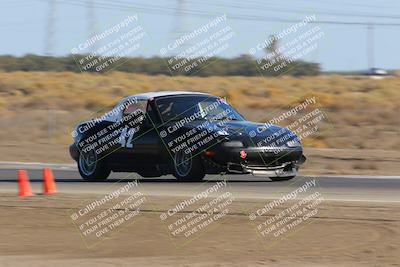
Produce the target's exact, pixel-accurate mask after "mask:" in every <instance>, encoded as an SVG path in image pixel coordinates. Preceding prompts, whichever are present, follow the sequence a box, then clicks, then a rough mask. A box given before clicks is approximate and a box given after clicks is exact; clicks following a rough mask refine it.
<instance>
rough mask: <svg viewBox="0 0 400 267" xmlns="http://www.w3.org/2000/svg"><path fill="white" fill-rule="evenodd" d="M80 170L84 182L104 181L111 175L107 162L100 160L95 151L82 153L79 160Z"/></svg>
mask: <svg viewBox="0 0 400 267" xmlns="http://www.w3.org/2000/svg"><path fill="white" fill-rule="evenodd" d="M78 170H79V174H80V175H81V177H82V178H83V180H85V181H87V182H97V181H104V180H106V179H107V178H108V176H109V175H110V172H111V171H110V169H109V168H107V166H106V165H105V162H104V161H102V160H99V159H98V157H97V153H96V152H95V150H93V149H91V150H89V151H87V152H84V150H83V151H81V153H80V154H79V159H78Z"/></svg>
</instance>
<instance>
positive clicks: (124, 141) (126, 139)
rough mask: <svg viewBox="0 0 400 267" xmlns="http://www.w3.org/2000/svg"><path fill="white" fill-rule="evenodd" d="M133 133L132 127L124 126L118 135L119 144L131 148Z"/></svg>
mask: <svg viewBox="0 0 400 267" xmlns="http://www.w3.org/2000/svg"><path fill="white" fill-rule="evenodd" d="M134 134H135V129H134V128H131V129H129V128H128V127H125V128H124V129H123V130H122V132H121V136H120V137H119V143H120V144H121V147H126V148H133V144H132V138H133V135H134Z"/></svg>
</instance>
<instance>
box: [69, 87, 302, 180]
mask: <svg viewBox="0 0 400 267" xmlns="http://www.w3.org/2000/svg"><path fill="white" fill-rule="evenodd" d="M72 135H73V136H74V139H75V140H74V143H73V144H72V145H71V146H70V154H71V156H72V158H73V159H74V160H75V161H76V162H77V164H78V169H79V172H80V174H81V176H82V178H83V179H84V180H86V181H101V180H105V179H107V177H108V176H109V174H110V172H111V171H114V172H136V173H138V174H139V175H141V176H143V177H158V176H161V175H166V174H173V175H174V176H175V177H176V178H177V179H178V180H182V181H184V180H185V181H187V180H191V181H198V180H201V179H203V178H204V176H205V174H218V173H228V174H253V175H261V176H264V177H268V178H270V179H272V180H274V181H278V180H288V179H291V178H293V177H295V176H296V174H297V171H298V167H299V165H300V164H302V163H303V162H304V161H305V157H304V156H303V149H302V146H301V143H300V140H299V138H298V137H297V136H296V135H295V134H293V133H292V132H291V131H289V130H288V129H287V128H282V127H278V126H275V125H270V124H262V123H253V122H249V121H246V120H245V119H244V117H243V116H242V115H240V114H239V113H238V112H237V111H236V110H235V109H234V108H233V107H232V106H230V105H229V104H228V103H227V102H226V101H225V99H223V98H219V97H215V96H212V95H208V94H203V93H195V92H155V93H145V94H139V95H135V96H130V97H127V98H124V99H123V100H122V101H121V102H120V103H118V104H117V105H116V106H115V107H114V108H113V109H112V110H111V111H110V112H108V113H106V114H104V115H103V116H102V117H100V118H95V119H92V120H90V121H86V122H82V123H80V124H79V125H78V126H77V127H76V128H75V130H74V131H73V132H72Z"/></svg>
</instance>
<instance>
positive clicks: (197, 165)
mask: <svg viewBox="0 0 400 267" xmlns="http://www.w3.org/2000/svg"><path fill="white" fill-rule="evenodd" d="M174 165H175V166H174V170H175V171H174V176H175V178H176V179H177V180H178V181H182V182H194V181H201V180H203V178H204V176H205V175H206V173H205V170H204V166H203V163H202V161H201V158H200V157H199V156H196V157H192V155H191V154H188V155H187V154H185V153H184V150H183V149H182V150H181V151H179V152H178V153H176V154H175V160H174ZM183 166H184V167H187V168H185V171H182V167H183Z"/></svg>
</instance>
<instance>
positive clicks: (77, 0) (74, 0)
mask: <svg viewBox="0 0 400 267" xmlns="http://www.w3.org/2000/svg"><path fill="white" fill-rule="evenodd" d="M59 2H62V3H65V4H70V5H76V6H82V5H84V4H85V3H84V1H83V0H59ZM113 2H114V3H126V2H123V1H113ZM95 5H96V7H98V8H102V9H109V10H128V9H129V10H136V11H137V10H140V11H141V12H143V13H149V14H163V15H165V14H167V15H176V10H177V9H176V8H171V7H160V6H154V5H141V6H138V5H135V6H133V5H126V4H109V3H100V2H96V4H95ZM180 12H181V13H185V14H189V15H193V16H198V17H214V16H218V15H220V14H219V13H209V12H204V11H195V10H189V9H184V10H181V11H180ZM228 18H229V19H234V20H247V21H269V22H282V23H297V22H299V20H295V19H282V18H279V17H271V16H249V15H240V14H239V15H238V14H228ZM386 18H389V17H386ZM399 18H400V17H399ZM309 23H310V24H331V25H360V26H368V25H374V26H400V23H391V22H364V21H358V22H354V21H338V20H318V21H311V22H309Z"/></svg>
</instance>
